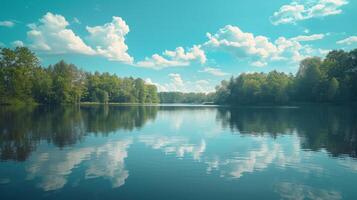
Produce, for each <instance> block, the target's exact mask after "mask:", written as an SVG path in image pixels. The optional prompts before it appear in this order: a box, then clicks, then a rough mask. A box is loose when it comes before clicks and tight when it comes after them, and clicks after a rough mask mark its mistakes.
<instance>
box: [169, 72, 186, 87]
mask: <svg viewBox="0 0 357 200" xmlns="http://www.w3.org/2000/svg"><path fill="white" fill-rule="evenodd" d="M169 77H170V78H171V81H172V83H173V85H174V86H175V88H177V89H179V88H182V87H183V86H184V84H183V80H182V78H181V75H180V74H177V73H171V74H169Z"/></svg>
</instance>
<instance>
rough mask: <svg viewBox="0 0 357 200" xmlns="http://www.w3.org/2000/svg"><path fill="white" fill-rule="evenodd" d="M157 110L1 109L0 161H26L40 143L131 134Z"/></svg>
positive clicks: (140, 107)
mask: <svg viewBox="0 0 357 200" xmlns="http://www.w3.org/2000/svg"><path fill="white" fill-rule="evenodd" d="M157 109H158V108H157V107H144V106H111V107H110V109H109V107H108V106H82V107H54V108H53V107H35V108H14V107H1V108H0V133H1V135H0V158H1V160H17V161H24V160H26V159H27V158H28V157H29V155H30V153H31V152H32V151H33V150H35V149H36V146H37V144H38V143H39V142H41V141H47V142H49V143H53V144H54V145H56V146H58V147H61V148H62V147H65V146H68V145H73V144H75V143H77V142H79V141H82V140H83V139H84V136H86V135H88V134H91V133H93V134H100V135H103V136H106V135H108V134H110V133H112V132H115V131H117V130H120V129H122V130H127V131H131V130H133V129H135V128H140V127H142V126H143V125H144V124H145V123H146V122H147V121H149V120H152V119H155V117H156V114H157Z"/></svg>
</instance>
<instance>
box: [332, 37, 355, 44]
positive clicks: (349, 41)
mask: <svg viewBox="0 0 357 200" xmlns="http://www.w3.org/2000/svg"><path fill="white" fill-rule="evenodd" d="M354 43H357V36H351V37H348V38H346V39H343V40H340V41H337V44H346V45H351V44H354Z"/></svg>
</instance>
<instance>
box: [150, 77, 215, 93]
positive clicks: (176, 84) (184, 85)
mask: <svg viewBox="0 0 357 200" xmlns="http://www.w3.org/2000/svg"><path fill="white" fill-rule="evenodd" d="M168 77H169V79H170V80H169V82H168V83H164V84H160V83H156V82H153V81H152V80H151V79H150V78H148V79H146V80H145V81H146V83H148V84H152V85H155V86H156V87H157V88H158V91H159V92H172V91H174V92H202V93H209V92H213V91H214V85H212V84H211V83H210V82H209V81H208V80H203V79H200V80H196V81H187V80H184V79H183V78H182V76H181V74H178V73H170V74H168Z"/></svg>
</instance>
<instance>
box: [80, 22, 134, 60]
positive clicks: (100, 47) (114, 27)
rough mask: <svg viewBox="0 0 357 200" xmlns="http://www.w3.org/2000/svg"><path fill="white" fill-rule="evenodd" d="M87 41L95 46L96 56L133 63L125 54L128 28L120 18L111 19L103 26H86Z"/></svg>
mask: <svg viewBox="0 0 357 200" xmlns="http://www.w3.org/2000/svg"><path fill="white" fill-rule="evenodd" d="M87 31H88V32H89V34H90V35H89V37H88V40H89V41H90V42H91V44H92V45H94V46H95V49H96V52H97V54H99V55H101V56H104V57H106V58H108V59H109V60H115V61H122V62H126V63H131V62H133V58H132V57H131V56H130V55H129V54H128V53H127V51H128V46H127V45H126V44H125V35H127V34H128V33H129V26H128V25H127V24H126V22H125V21H124V20H123V19H122V18H120V17H115V16H114V17H113V19H112V22H109V23H106V24H104V25H103V26H94V27H90V26H87Z"/></svg>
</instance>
